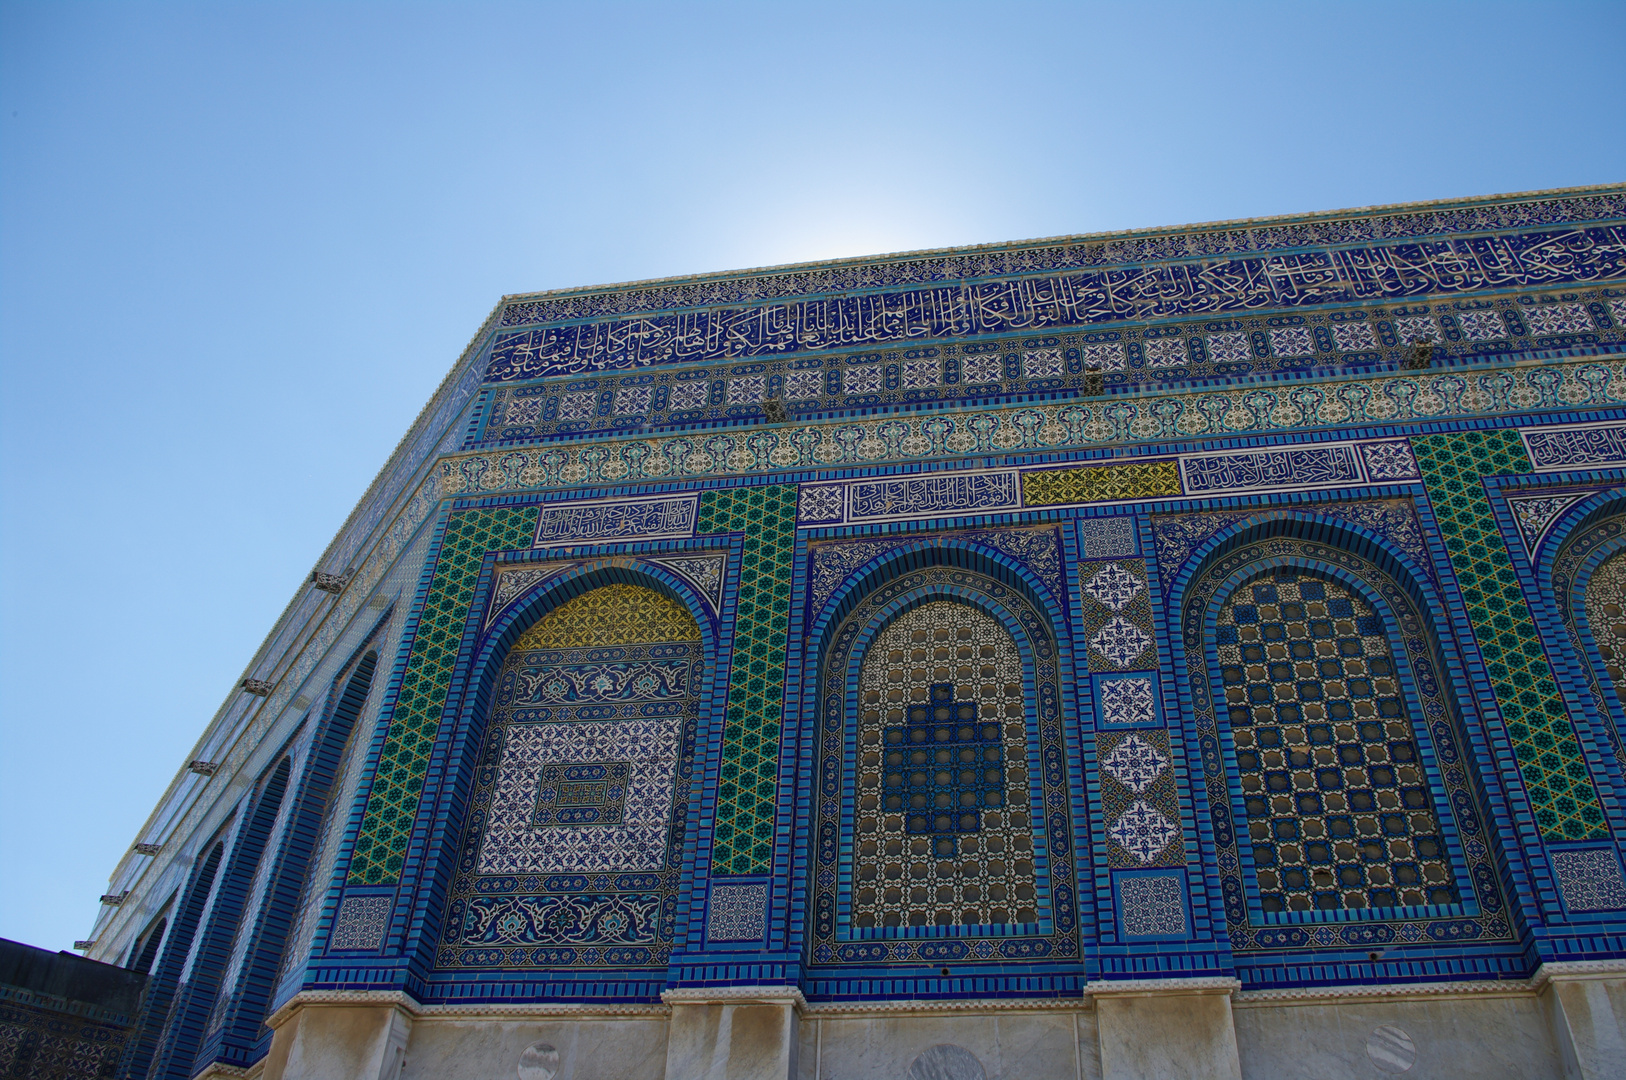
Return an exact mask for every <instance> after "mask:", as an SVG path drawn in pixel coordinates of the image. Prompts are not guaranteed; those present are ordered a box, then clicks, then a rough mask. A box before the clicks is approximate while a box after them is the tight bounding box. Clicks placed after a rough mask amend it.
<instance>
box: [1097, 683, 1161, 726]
mask: <svg viewBox="0 0 1626 1080" xmlns="http://www.w3.org/2000/svg"><path fill="white" fill-rule="evenodd" d="M1096 696H1097V698H1098V699H1099V702H1100V705H1101V723H1102V724H1106V725H1109V726H1116V727H1123V726H1126V725H1130V724H1134V725H1137V726H1138V725H1144V724H1150V723H1153V722H1155V721H1156V720H1157V696H1156V693H1155V692H1154V690H1153V689H1152V676H1150V675H1146V676H1135V677H1132V678H1123V679H1110V680H1109V679H1103V680H1102V681H1101V684H1100V689H1099V690H1098V691H1097V694H1096Z"/></svg>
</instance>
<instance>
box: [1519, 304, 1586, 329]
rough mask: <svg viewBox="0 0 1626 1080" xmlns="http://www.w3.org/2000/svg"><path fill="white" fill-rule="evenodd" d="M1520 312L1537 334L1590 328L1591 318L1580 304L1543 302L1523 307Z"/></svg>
mask: <svg viewBox="0 0 1626 1080" xmlns="http://www.w3.org/2000/svg"><path fill="white" fill-rule="evenodd" d="M1522 314H1523V315H1524V317H1525V320H1526V321H1527V322H1528V323H1529V324H1530V329H1531V331H1532V332H1533V333H1537V334H1578V333H1585V332H1586V331H1588V330H1591V329H1592V320H1591V319H1589V318H1587V317H1586V308H1584V307H1582V306H1581V305H1580V304H1543V305H1541V306H1539V307H1529V308H1525V309H1523V312H1522Z"/></svg>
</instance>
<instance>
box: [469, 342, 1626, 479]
mask: <svg viewBox="0 0 1626 1080" xmlns="http://www.w3.org/2000/svg"><path fill="white" fill-rule="evenodd" d="M1611 336H1612V337H1617V338H1620V339H1622V342H1617V343H1615V344H1620V343H1626V330H1614V331H1611ZM1385 348H1388V346H1385ZM1395 348H1396V350H1398V346H1396V347H1395ZM1288 362H1290V363H1296V362H1297V361H1288ZM1596 370H1597V369H1596V368H1593V367H1588V366H1586V364H1585V363H1583V362H1582V361H1581V360H1574V361H1569V360H1566V361H1562V362H1554V363H1551V364H1546V365H1529V366H1518V367H1512V366H1510V367H1506V368H1500V369H1498V370H1496V371H1494V372H1468V373H1466V374H1458V373H1456V372H1454V371H1451V370H1446V369H1436V370H1435V371H1432V372H1420V373H1419V372H1411V371H1406V372H1397V373H1395V374H1393V375H1372V376H1369V377H1367V378H1359V379H1356V378H1353V377H1350V378H1347V379H1346V380H1345V381H1341V382H1327V383H1316V384H1315V385H1314V386H1298V385H1295V384H1292V383H1268V382H1261V383H1255V384H1252V385H1251V386H1239V385H1229V386H1227V385H1220V386H1217V387H1214V388H1212V389H1210V388H1196V389H1180V390H1178V391H1171V392H1169V393H1167V394H1162V395H1161V396H1154V395H1146V396H1138V395H1137V396H1130V395H1125V396H1124V397H1123V398H1122V399H1119V400H1113V401H1108V402H1104V403H1103V402H1099V401H1097V402H1094V403H1090V404H1085V403H1081V402H1076V401H1075V402H1071V403H1067V404H1050V403H1044V402H1039V403H1020V405H1019V407H1017V406H1010V407H1005V406H1001V407H997V408H996V407H989V408H987V409H985V410H982V411H978V412H975V413H969V414H956V413H951V412H947V411H936V410H928V411H924V412H917V413H910V412H907V411H905V412H895V413H881V414H879V415H873V416H848V417H835V418H830V419H825V420H821V421H818V422H816V423H814V424H809V425H808V426H806V427H802V428H798V429H796V430H795V431H792V432H786V431H781V430H774V429H771V428H770V429H764V430H761V431H758V432H757V433H756V434H754V435H745V434H743V433H740V434H716V435H711V436H708V437H706V438H704V439H703V440H701V439H697V437H696V433H694V432H692V431H685V432H681V433H678V434H665V433H645V434H640V435H638V436H637V437H636V438H633V437H632V436H633V434H635V433H626V434H625V436H624V438H623V440H622V441H602V442H599V441H594V442H585V443H584V442H565V443H558V444H552V443H548V444H541V445H519V446H515V447H513V448H508V447H496V448H486V449H483V450H479V451H470V452H467V453H462V454H457V455H451V456H448V457H446V458H445V459H444V460H442V461H441V463H440V484H441V493H442V494H443V495H472V494H476V493H496V492H502V491H521V490H526V491H530V490H535V489H538V488H561V487H566V486H570V485H572V484H574V483H577V482H578V481H577V480H575V479H573V478H575V477H581V476H587V477H589V478H593V479H613V480H615V481H616V482H618V483H627V484H631V483H637V482H638V481H639V480H640V479H641V478H648V479H650V480H653V481H656V482H658V483H669V482H671V481H672V480H673V479H674V477H675V476H677V475H681V476H682V477H683V478H684V479H685V480H705V479H714V478H720V477H725V476H741V475H756V476H763V477H766V476H767V475H768V474H770V473H773V472H776V471H777V470H780V469H783V468H787V467H793V466H797V465H800V466H801V467H803V468H816V467H820V466H821V465H823V464H824V463H826V462H831V463H833V462H836V461H842V462H849V463H851V464H852V465H878V464H881V463H885V462H898V461H908V462H921V461H928V460H936V461H948V460H953V461H954V462H955V464H956V465H957V466H960V467H963V465H964V463H965V460H966V459H965V457H964V455H965V454H966V453H967V452H969V451H970V450H971V449H972V448H974V447H976V446H977V445H978V444H979V442H980V443H985V444H987V445H988V446H989V448H990V449H994V448H997V447H1002V446H1004V445H1006V444H1008V443H1012V442H1019V443H1022V444H1024V445H1027V446H1030V447H1033V448H1035V449H1036V450H1042V449H1044V448H1047V447H1048V448H1055V449H1057V450H1062V449H1065V450H1069V451H1071V450H1077V449H1084V448H1092V447H1102V448H1105V447H1109V446H1110V447H1114V448H1116V447H1122V446H1127V445H1129V444H1148V445H1149V444H1150V443H1151V442H1153V441H1154V440H1155V441H1165V440H1168V439H1173V438H1186V437H1198V436H1203V435H1207V434H1212V435H1215V436H1220V437H1228V436H1231V435H1234V434H1237V433H1239V432H1241V431H1248V432H1250V433H1253V432H1291V431H1299V430H1303V429H1306V428H1311V427H1320V426H1328V425H1337V426H1342V425H1345V424H1359V423H1364V422H1366V421H1373V422H1377V423H1382V424H1394V423H1400V422H1403V421H1405V420H1408V419H1417V420H1425V421H1428V422H1431V423H1433V422H1438V421H1440V420H1442V419H1450V418H1455V417H1464V416H1482V415H1503V416H1518V415H1522V414H1524V413H1525V411H1526V408H1527V407H1526V405H1525V404H1524V402H1528V401H1536V400H1542V399H1543V398H1546V399H1556V400H1557V401H1570V400H1581V401H1586V400H1597V401H1600V402H1603V401H1608V400H1610V399H1609V398H1607V397H1606V396H1601V395H1603V393H1604V392H1603V391H1602V390H1601V388H1600V384H1599V383H1597V382H1596V381H1595V380H1594V379H1593V376H1592V374H1591V373H1592V372H1594V371H1596ZM1077 377H1078V378H1080V379H1082V378H1083V377H1084V376H1082V375H1080V376H1077ZM1595 394H1597V395H1600V396H1599V397H1597V398H1596V399H1594V398H1593V395H1595ZM1531 395H1534V396H1533V397H1532V396H1531ZM979 396H980V395H979ZM735 407H736V408H738V406H735ZM522 430H523V429H522ZM793 440H794V441H793ZM701 441H703V442H704V443H705V444H706V445H705V446H696V443H697V442H701ZM652 449H653V450H654V451H655V452H653V453H652V452H651V450H652ZM1144 467H1146V468H1153V469H1156V468H1157V466H1151V465H1148V466H1144ZM1091 468H1092V467H1091V466H1084V467H1083V470H1084V471H1086V472H1088V471H1090V470H1091ZM1097 468H1105V469H1107V470H1116V469H1118V468H1127V469H1136V470H1139V469H1141V468H1143V466H1141V465H1139V464H1138V463H1137V464H1135V465H1124V466H1110V465H1109V466H1100V467H1097ZM1053 471H1060V472H1074V471H1078V470H1075V469H1071V468H1064V469H1060V470H1053ZM1114 479H1115V480H1119V481H1122V480H1123V479H1124V478H1123V477H1114ZM1113 486H1114V488H1115V489H1116V490H1117V491H1121V492H1123V493H1121V494H1119V493H1110V494H1102V495H1101V496H1100V498H1099V499H1095V498H1091V497H1082V498H1077V499H1074V498H1068V499H1067V500H1066V501H1068V502H1074V501H1077V502H1086V503H1087V502H1092V501H1102V502H1107V501H1117V500H1126V499H1135V498H1140V497H1149V498H1156V497H1160V496H1159V494H1158V493H1157V492H1155V491H1152V492H1146V491H1142V492H1141V493H1137V492H1136V491H1134V490H1132V486H1131V485H1129V484H1127V483H1123V484H1121V485H1119V484H1115V485H1113ZM1167 494H1171V495H1172V496H1174V497H1178V490H1176V491H1174V492H1167ZM1028 505H1040V504H1039V503H1035V502H1032V501H1029V502H1028ZM1043 505H1057V504H1052V503H1048V502H1047V503H1044V504H1043Z"/></svg>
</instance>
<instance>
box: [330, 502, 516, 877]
mask: <svg viewBox="0 0 1626 1080" xmlns="http://www.w3.org/2000/svg"><path fill="white" fill-rule="evenodd" d="M536 520H537V508H536V507H534V506H530V507H506V506H500V507H492V508H489V509H487V508H481V509H473V510H464V511H462V512H460V513H454V514H453V515H452V517H451V520H450V521H449V522H448V523H447V526H446V532H445V537H444V539H443V541H442V543H441V548H440V552H439V554H438V557H437V561H436V566H435V574H434V578H433V579H432V581H431V583H430V586H429V595H428V597H427V598H426V599H425V601H424V608H423V612H422V614H421V615H420V616H419V618H418V624H417V638H416V640H415V641H414V642H413V645H412V652H411V655H410V656H409V657H408V659H407V665H406V671H405V673H404V674H403V676H402V679H401V690H400V693H399V695H398V696H397V697H396V701H395V711H394V715H393V716H392V717H391V719H390V726H389V734H388V735H387V736H386V737H385V742H384V749H383V752H382V753H381V754H380V756H379V760H378V770H377V773H376V774H375V776H374V779H373V784H372V790H371V791H370V792H369V794H368V797H367V809H366V812H365V815H364V816H363V818H362V822H361V831H360V834H359V835H358V836H357V837H356V846H355V853H354V855H353V856H352V858H351V862H350V874H349V881H350V883H351V884H353V885H379V884H384V883H386V882H391V881H396V880H398V879H399V878H400V875H401V868H402V866H403V863H404V860H405V857H406V849H407V842H408V840H409V839H410V838H411V832H412V824H413V821H414V819H415V818H416V816H417V810H418V799H419V797H420V795H421V794H422V792H423V784H424V778H425V776H426V775H427V773H428V768H429V751H430V749H431V748H432V747H433V746H434V744H435V732H436V730H437V728H438V727H439V724H440V714H441V710H442V709H443V708H444V707H445V704H446V694H447V690H448V688H449V687H450V685H451V677H452V667H453V665H454V664H455V663H456V661H457V651H458V645H459V642H460V641H461V640H462V636H463V628H464V624H465V622H466V621H467V619H468V613H469V603H470V601H471V600H472V599H473V596H474V587H475V583H476V581H477V580H478V577H479V570H480V563H481V560H482V559H484V558H485V556H486V553H487V552H490V551H509V550H513V549H516V548H527V547H529V546H530V544H531V540H532V538H533V537H534V536H535V535H536Z"/></svg>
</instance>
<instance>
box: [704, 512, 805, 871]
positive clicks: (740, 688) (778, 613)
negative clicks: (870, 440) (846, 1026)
mask: <svg viewBox="0 0 1626 1080" xmlns="http://www.w3.org/2000/svg"><path fill="white" fill-rule="evenodd" d="M696 531H697V532H700V533H716V532H738V533H743V534H744V548H743V552H742V554H741V558H740V587H739V597H738V601H737V604H738V607H737V611H736V623H735V631H734V633H735V637H734V641H735V644H734V660H733V666H732V670H731V671H730V672H729V677H728V706H727V710H726V713H725V719H724V728H723V748H722V763H721V768H720V774H721V775H720V777H719V780H718V785H717V816H716V827H715V830H714V834H713V848H712V872H713V874H716V875H728V874H765V873H768V871H769V869H770V868H771V865H772V859H773V839H774V837H773V824H774V804H775V792H776V789H777V787H778V767H779V736H780V732H781V730H782V725H781V724H780V720H779V714H780V710H781V709H782V707H783V705H784V694H785V645H786V641H787V635H788V633H789V626H790V583H791V564H792V559H793V555H794V551H795V544H796V487H795V485H790V484H775V485H772V486H769V487H758V488H731V489H727V490H722V491H708V492H706V493H705V494H704V495H702V496H701V500H700V518H699V523H698V525H697V527H696Z"/></svg>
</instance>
